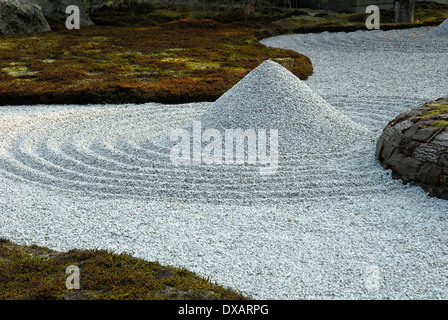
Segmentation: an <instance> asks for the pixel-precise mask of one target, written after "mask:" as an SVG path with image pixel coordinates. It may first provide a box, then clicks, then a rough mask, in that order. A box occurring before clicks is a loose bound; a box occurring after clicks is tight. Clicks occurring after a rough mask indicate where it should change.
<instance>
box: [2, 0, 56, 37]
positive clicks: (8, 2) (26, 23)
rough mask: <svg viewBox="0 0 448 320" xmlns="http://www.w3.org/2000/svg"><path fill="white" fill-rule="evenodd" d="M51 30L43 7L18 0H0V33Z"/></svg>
mask: <svg viewBox="0 0 448 320" xmlns="http://www.w3.org/2000/svg"><path fill="white" fill-rule="evenodd" d="M47 31H50V26H49V25H48V22H47V20H45V17H44V15H43V13H42V9H41V8H40V7H39V6H37V5H35V4H31V3H27V2H23V1H18V0H0V34H15V33H33V32H47Z"/></svg>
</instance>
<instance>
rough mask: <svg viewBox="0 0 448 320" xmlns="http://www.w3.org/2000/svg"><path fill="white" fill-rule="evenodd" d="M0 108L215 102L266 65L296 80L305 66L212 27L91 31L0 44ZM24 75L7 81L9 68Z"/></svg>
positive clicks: (186, 23)
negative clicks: (276, 65)
mask: <svg viewBox="0 0 448 320" xmlns="http://www.w3.org/2000/svg"><path fill="white" fill-rule="evenodd" d="M0 46H2V48H9V50H7V49H3V50H1V51H0V70H1V73H0V105H12V104H35V103H79V104H84V103H127V102H135V103H139V102H148V101H155V102H164V103H180V102H193V101H213V100H216V99H217V98H218V97H219V96H220V95H222V94H223V93H224V92H225V91H227V90H228V89H230V88H231V87H232V86H233V85H234V84H235V83H236V82H238V81H239V80H240V79H241V78H242V77H244V76H245V75H246V74H247V73H248V72H250V71H251V70H252V69H254V68H255V67H257V66H258V65H259V64H260V63H261V62H263V61H264V60H266V59H273V60H276V61H278V62H280V63H282V64H284V65H285V67H287V68H288V69H289V70H291V71H292V72H293V73H295V74H296V75H297V76H298V77H299V78H301V79H306V78H307V77H308V76H310V75H311V74H312V66H311V62H310V60H309V59H308V58H307V57H305V56H303V55H301V54H299V53H296V52H294V51H290V50H282V49H274V48H268V47H265V46H263V45H261V44H260V43H259V42H258V41H257V39H256V37H255V34H254V29H252V28H250V27H247V26H241V25H238V24H222V23H218V22H215V21H212V20H206V19H202V20H176V21H171V22H167V23H164V24H161V25H157V26H151V27H117V26H101V27H99V26H93V27H84V28H81V30H75V31H74V30H71V31H69V30H64V29H59V30H58V31H54V32H50V33H46V34H35V35H16V36H6V37H2V38H0ZM17 65H19V66H20V68H22V69H25V68H26V70H27V72H26V73H25V74H20V73H18V74H15V75H14V74H12V73H11V72H10V73H8V72H7V71H8V70H11V69H12V68H13V67H15V68H18V67H17Z"/></svg>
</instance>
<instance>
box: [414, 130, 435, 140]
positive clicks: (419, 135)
mask: <svg viewBox="0 0 448 320" xmlns="http://www.w3.org/2000/svg"><path fill="white" fill-rule="evenodd" d="M437 130H439V129H438V128H436V127H428V128H423V129H420V130H417V131H416V132H415V134H414V135H413V136H412V140H415V141H419V142H426V141H428V140H429V139H430V138H431V137H432V136H433V135H434V133H435V132H436V131H437Z"/></svg>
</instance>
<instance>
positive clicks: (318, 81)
mask: <svg viewBox="0 0 448 320" xmlns="http://www.w3.org/2000/svg"><path fill="white" fill-rule="evenodd" d="M427 33H428V31H427V29H426V28H419V29H412V30H400V31H388V32H383V31H371V32H364V31H358V32H354V33H334V34H330V33H322V34H308V35H289V36H280V37H275V38H271V39H265V40H264V41H263V43H264V44H266V45H270V46H276V47H282V48H288V49H293V50H297V51H298V52H301V53H304V54H305V55H307V56H309V57H310V58H311V60H312V62H313V65H314V68H315V72H314V75H313V76H312V77H311V78H310V79H309V80H307V81H306V82H305V83H306V85H307V86H306V85H305V84H304V83H301V82H294V81H292V80H291V78H290V76H289V74H287V73H282V72H283V71H280V70H277V71H276V73H275V76H276V77H278V81H279V82H278V83H279V84H281V86H280V88H276V86H275V83H276V81H271V82H272V84H271V85H269V87H268V88H266V89H265V90H262V91H265V94H266V95H268V96H269V99H268V100H266V101H267V102H266V107H269V108H272V103H273V101H277V102H278V103H277V104H276V106H278V107H279V108H280V110H282V112H286V115H287V116H286V119H285V121H288V120H290V117H291V116H298V113H299V112H302V113H303V112H304V111H306V109H303V108H306V107H307V105H308V104H300V101H298V103H297V106H298V107H297V109H294V110H295V111H296V112H297V113H294V110H292V111H291V110H288V109H287V107H288V105H289V104H294V102H292V101H291V99H290V98H291V95H292V94H296V93H292V92H289V93H288V95H285V90H286V91H287V90H288V89H287V87H288V86H287V85H286V87H284V86H285V82H282V79H283V80H287V79H289V80H288V81H291V85H292V86H298V87H300V88H304V89H303V90H304V92H305V91H306V92H308V98H309V99H310V105H312V104H313V103H314V102H316V101H321V103H322V104H325V109H326V110H327V111H328V110H330V111H328V112H330V113H331V119H332V120H333V121H341V122H338V124H336V125H335V127H333V126H323V127H321V128H320V129H322V130H321V135H315V132H314V133H313V132H310V135H309V136H310V137H311V139H310V141H309V143H308V142H307V140H306V139H305V140H300V141H298V142H297V145H292V146H291V148H292V149H293V151H294V152H291V154H286V155H283V157H282V154H280V157H281V159H280V170H279V172H278V173H277V174H275V175H273V176H261V175H260V174H259V173H258V171H257V170H255V169H254V168H252V167H250V166H246V167H244V166H243V167H241V166H240V167H234V166H230V167H229V166H225V165H221V166H213V167H207V166H204V165H202V166H201V165H196V166H186V167H179V166H172V165H171V164H170V163H169V161H167V159H168V158H167V152H168V150H167V148H165V147H164V146H163V145H159V144H158V143H157V142H158V141H159V139H160V138H161V137H163V136H165V135H166V134H169V132H170V130H172V129H174V128H179V127H184V126H185V125H187V124H188V122H189V121H191V120H193V119H195V118H196V117H198V116H201V115H202V114H203V113H204V112H205V111H206V110H207V109H208V108H209V107H213V104H211V103H198V104H185V105H161V104H153V103H148V104H144V105H127V106H109V105H107V106H99V105H95V106H11V107H1V108H0V189H1V196H0V212H1V214H0V236H1V237H5V238H8V239H10V240H12V241H15V242H18V243H21V244H37V245H43V246H47V247H49V248H52V249H56V250H69V249H71V248H84V249H90V248H100V249H108V250H111V251H114V252H128V253H130V254H132V255H134V256H136V257H140V258H144V259H146V260H150V261H153V260H157V261H159V262H161V263H163V264H169V265H175V266H182V267H186V268H188V269H190V270H192V271H194V272H197V273H198V274H200V275H202V276H208V277H210V278H211V279H212V280H213V281H216V282H218V283H219V284H221V285H224V286H228V287H232V288H234V289H238V290H240V291H241V292H242V293H244V294H246V295H249V296H251V297H253V298H255V299H332V298H334V299H369V298H375V299H446V298H448V271H447V270H448V269H447V267H448V228H447V227H448V202H447V201H444V200H440V199H435V198H429V197H428V196H427V195H426V194H425V193H424V192H423V191H422V190H421V189H420V188H418V187H411V186H407V185H402V184H401V183H400V182H399V181H395V180H392V179H391V176H390V173H389V172H388V171H385V170H383V169H382V167H381V166H380V165H379V163H378V162H377V161H376V160H375V158H374V150H375V143H376V138H377V137H378V135H379V133H380V132H381V130H382V129H383V128H384V126H385V125H386V124H387V122H388V121H390V120H391V119H393V118H394V117H395V116H396V115H397V114H398V113H399V112H401V111H403V110H406V109H407V108H413V107H416V106H418V105H419V104H420V103H422V102H425V101H429V100H432V99H436V98H439V97H441V96H446V95H448V54H447V53H446V48H447V45H448V40H447V38H438V39H437V41H434V40H432V39H430V38H429V37H426V35H427ZM263 76H265V77H266V79H267V81H270V80H269V74H266V75H263ZM257 79H258V80H259V77H257ZM258 80H257V81H258ZM297 81H299V80H298V79H297ZM255 83H256V82H255ZM282 86H283V87H282ZM308 86H309V88H308ZM244 88H245V89H244V90H250V83H249V84H247V83H246V85H245V86H244ZM257 88H258V87H254V88H253V90H255V91H256V90H257ZM240 89H241V88H240ZM241 90H242V89H241ZM308 90H309V91H308ZM235 92H237V91H233V93H235ZM241 92H242V91H241ZM282 93H283V95H282ZM266 95H265V96H263V97H266ZM319 95H322V96H323V97H324V98H325V100H326V101H327V102H329V103H330V104H331V105H327V104H326V102H325V101H323V100H321V98H320V97H319ZM228 96H230V98H229V99H227V100H224V101H225V104H226V105H229V110H232V112H231V114H228V116H231V117H234V118H233V119H235V117H238V111H237V110H238V108H236V107H237V106H238V105H239V106H240V107H241V108H243V107H244V108H250V107H251V106H253V105H257V103H258V102H259V101H255V100H254V98H253V97H251V96H250V95H248V97H249V98H247V99H245V98H244V95H239V94H232V95H230V94H229V95H228ZM301 97H302V98H303V97H304V95H298V96H296V98H295V99H293V100H297V99H299V100H300V99H301ZM310 97H312V98H310ZM263 99H264V98H263ZM263 99H261V100H263ZM222 101H223V100H221V102H222ZM322 101H323V102H322ZM255 102H257V103H255ZM232 104H233V105H232ZM230 105H232V106H230ZM333 107H334V109H333ZM235 108H236V109H235ZM328 108H330V109H328ZM208 110H209V111H210V110H213V108H212V109H208ZM244 110H246V109H244ZM303 114H304V119H303V120H307V119H309V117H313V118H312V119H313V120H314V121H317V122H318V123H319V121H320V120H322V121H324V120H323V119H327V118H325V117H326V116H328V114H325V113H322V114H320V115H319V116H317V117H316V115H315V114H314V113H307V112H305V113H303ZM269 117H270V114H269V112H267V113H265V118H264V119H260V121H262V124H263V125H266V124H268V123H269V119H270V118H269ZM202 119H205V118H202ZM206 119H207V121H210V119H211V118H210V117H206ZM244 119H246V120H247V118H244ZM244 119H243V120H241V121H244ZM319 119H320V120H319ZM275 120H276V121H277V120H278V119H277V118H275ZM217 122H218V121H217ZM207 123H208V124H209V125H212V124H213V121H211V122H207ZM304 123H306V121H304ZM341 123H343V125H342V126H343V127H345V126H347V125H348V127H346V128H348V130H349V131H350V132H351V134H352V135H350V136H348V137H347V136H343V138H341V140H340V141H341V148H338V149H337V150H329V151H328V152H322V148H321V147H322V146H323V145H324V146H325V144H326V142H325V141H326V140H325V139H322V136H323V137H327V136H328V138H331V139H330V140H329V141H330V142H331V141H333V140H335V135H337V133H338V132H339V131H338V126H339V125H340V124H341ZM237 124H238V122H237ZM300 128H301V127H299V128H297V129H295V128H292V127H291V126H285V127H283V129H284V130H287V131H288V130H289V131H288V137H296V136H295V135H297V137H302V136H303V132H302V131H300ZM304 128H305V127H304ZM325 128H327V129H325ZM294 130H297V131H294ZM313 134H314V135H313ZM351 137H353V139H351ZM316 141H318V143H316ZM351 141H353V142H352V143H350V142H351ZM327 142H328V141H327ZM330 142H328V145H330ZM288 143H289V142H288ZM307 143H308V144H307ZM304 149H306V150H304ZM315 151H319V152H317V153H316V152H315ZM81 276H82V275H81Z"/></svg>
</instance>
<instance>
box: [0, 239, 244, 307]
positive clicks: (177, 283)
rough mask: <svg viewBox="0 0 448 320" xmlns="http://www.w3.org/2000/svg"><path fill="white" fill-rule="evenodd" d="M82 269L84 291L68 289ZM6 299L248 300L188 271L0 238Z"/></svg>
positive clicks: (0, 288)
mask: <svg viewBox="0 0 448 320" xmlns="http://www.w3.org/2000/svg"><path fill="white" fill-rule="evenodd" d="M69 265H76V266H78V267H79V268H80V289H72V290H68V289H67V288H66V285H65V281H66V277H67V275H66V274H65V270H66V268H67V267H68V266H69ZM0 299H2V300H10V299H14V300H19V299H28V300H37V299H39V300H42V299H45V300H49V299H57V300H60V299H67V300H72V299H77V300H81V299H82V300H84V299H88V300H97V299H101V300H122V299H132V300H137V299H142V300H173V299H182V300H184V299H186V300H188V299H215V300H216V299H225V300H228V299H230V300H243V299H247V298H246V297H244V296H243V295H242V294H240V293H238V292H236V291H234V290H231V289H227V288H223V287H221V286H219V285H217V284H215V283H212V282H210V281H209V280H208V279H204V278H201V277H199V276H197V275H195V274H194V273H192V272H190V271H187V270H185V269H178V268H172V267H167V266H162V265H160V264H159V263H157V262H147V261H144V260H141V259H137V258H134V257H131V256H130V255H127V254H119V255H118V254H112V253H110V252H107V251H104V250H70V251H68V252H56V251H53V250H49V249H47V248H42V247H38V246H35V245H32V246H29V247H27V246H20V245H17V244H14V243H11V242H10V241H7V240H4V239H0Z"/></svg>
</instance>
